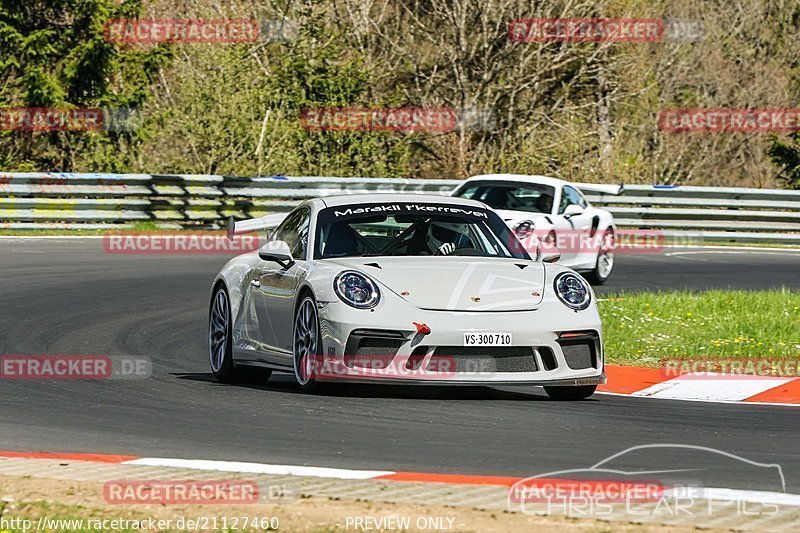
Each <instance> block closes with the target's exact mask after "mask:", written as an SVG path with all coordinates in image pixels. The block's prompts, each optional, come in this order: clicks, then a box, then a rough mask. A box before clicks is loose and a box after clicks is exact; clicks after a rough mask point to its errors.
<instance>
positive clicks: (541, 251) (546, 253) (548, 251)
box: [536, 242, 561, 263]
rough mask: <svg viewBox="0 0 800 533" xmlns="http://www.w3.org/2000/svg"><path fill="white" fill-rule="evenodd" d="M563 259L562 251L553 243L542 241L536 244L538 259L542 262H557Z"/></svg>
mask: <svg viewBox="0 0 800 533" xmlns="http://www.w3.org/2000/svg"><path fill="white" fill-rule="evenodd" d="M559 259H561V252H559V251H558V248H556V247H555V246H553V245H552V244H547V243H546V242H540V243H539V244H537V245H536V260H537V261H541V262H542V263H555V262H556V261H558V260H559Z"/></svg>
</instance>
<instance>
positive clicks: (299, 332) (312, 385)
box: [292, 293, 325, 393]
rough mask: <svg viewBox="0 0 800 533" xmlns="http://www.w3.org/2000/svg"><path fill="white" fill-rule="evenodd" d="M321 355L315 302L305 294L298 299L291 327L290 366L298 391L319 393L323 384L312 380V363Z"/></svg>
mask: <svg viewBox="0 0 800 533" xmlns="http://www.w3.org/2000/svg"><path fill="white" fill-rule="evenodd" d="M321 355H322V336H321V335H320V329H319V316H318V315H317V302H316V300H314V297H313V296H312V295H311V294H310V293H307V294H306V295H305V296H303V297H302V298H300V303H299V304H298V305H297V309H296V310H295V313H294V326H293V327H292V366H293V368H294V379H295V381H296V382H297V385H298V386H299V387H300V390H302V391H303V392H306V393H319V392H322V391H323V390H324V388H325V387H324V385H325V384H324V383H320V382H319V381H317V380H316V379H315V378H314V374H315V371H314V362H315V361H317V360H318V359H317V358H318V357H319V356H321Z"/></svg>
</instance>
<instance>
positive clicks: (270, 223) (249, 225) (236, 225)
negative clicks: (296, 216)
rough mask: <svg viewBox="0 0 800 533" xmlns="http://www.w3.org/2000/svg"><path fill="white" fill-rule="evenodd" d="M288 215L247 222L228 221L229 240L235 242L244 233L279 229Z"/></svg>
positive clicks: (279, 214) (252, 219) (268, 216)
mask: <svg viewBox="0 0 800 533" xmlns="http://www.w3.org/2000/svg"><path fill="white" fill-rule="evenodd" d="M286 215H288V213H278V214H275V215H266V216H263V217H259V218H249V219H247V220H240V221H238V222H237V221H235V220H234V219H233V217H230V218H229V219H228V231H227V235H228V239H229V240H231V241H232V240H233V239H234V237H236V235H242V234H244V233H252V232H254V231H259V230H263V229H274V228H277V227H278V226H279V225H280V223H281V222H283V219H284V218H286Z"/></svg>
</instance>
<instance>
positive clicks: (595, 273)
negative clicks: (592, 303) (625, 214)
mask: <svg viewBox="0 0 800 533" xmlns="http://www.w3.org/2000/svg"><path fill="white" fill-rule="evenodd" d="M613 269H614V230H613V229H611V228H608V229H607V230H606V232H605V233H604V234H603V244H602V245H601V246H600V250H598V252H597V261H596V262H595V265H594V269H592V271H591V272H589V273H588V274H587V275H586V279H587V280H588V281H589V283H591V284H592V285H602V284H603V283H605V282H606V281H607V280H608V278H609V277H610V276H611V271H612V270H613Z"/></svg>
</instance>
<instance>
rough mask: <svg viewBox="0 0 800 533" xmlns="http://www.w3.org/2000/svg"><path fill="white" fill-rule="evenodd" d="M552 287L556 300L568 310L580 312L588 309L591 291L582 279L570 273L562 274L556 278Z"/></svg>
mask: <svg viewBox="0 0 800 533" xmlns="http://www.w3.org/2000/svg"><path fill="white" fill-rule="evenodd" d="M553 286H554V287H555V289H556V294H557V295H558V299H559V300H561V301H562V302H563V303H564V305H566V306H567V307H569V308H570V309H574V310H576V311H580V310H581V309H586V308H587V307H589V303H591V301H592V291H591V290H590V289H589V285H587V284H586V282H585V281H583V278H581V277H580V276H578V275H576V274H573V273H572V272H562V273H561V274H559V275H558V276H556V279H555V281H554V282H553Z"/></svg>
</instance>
